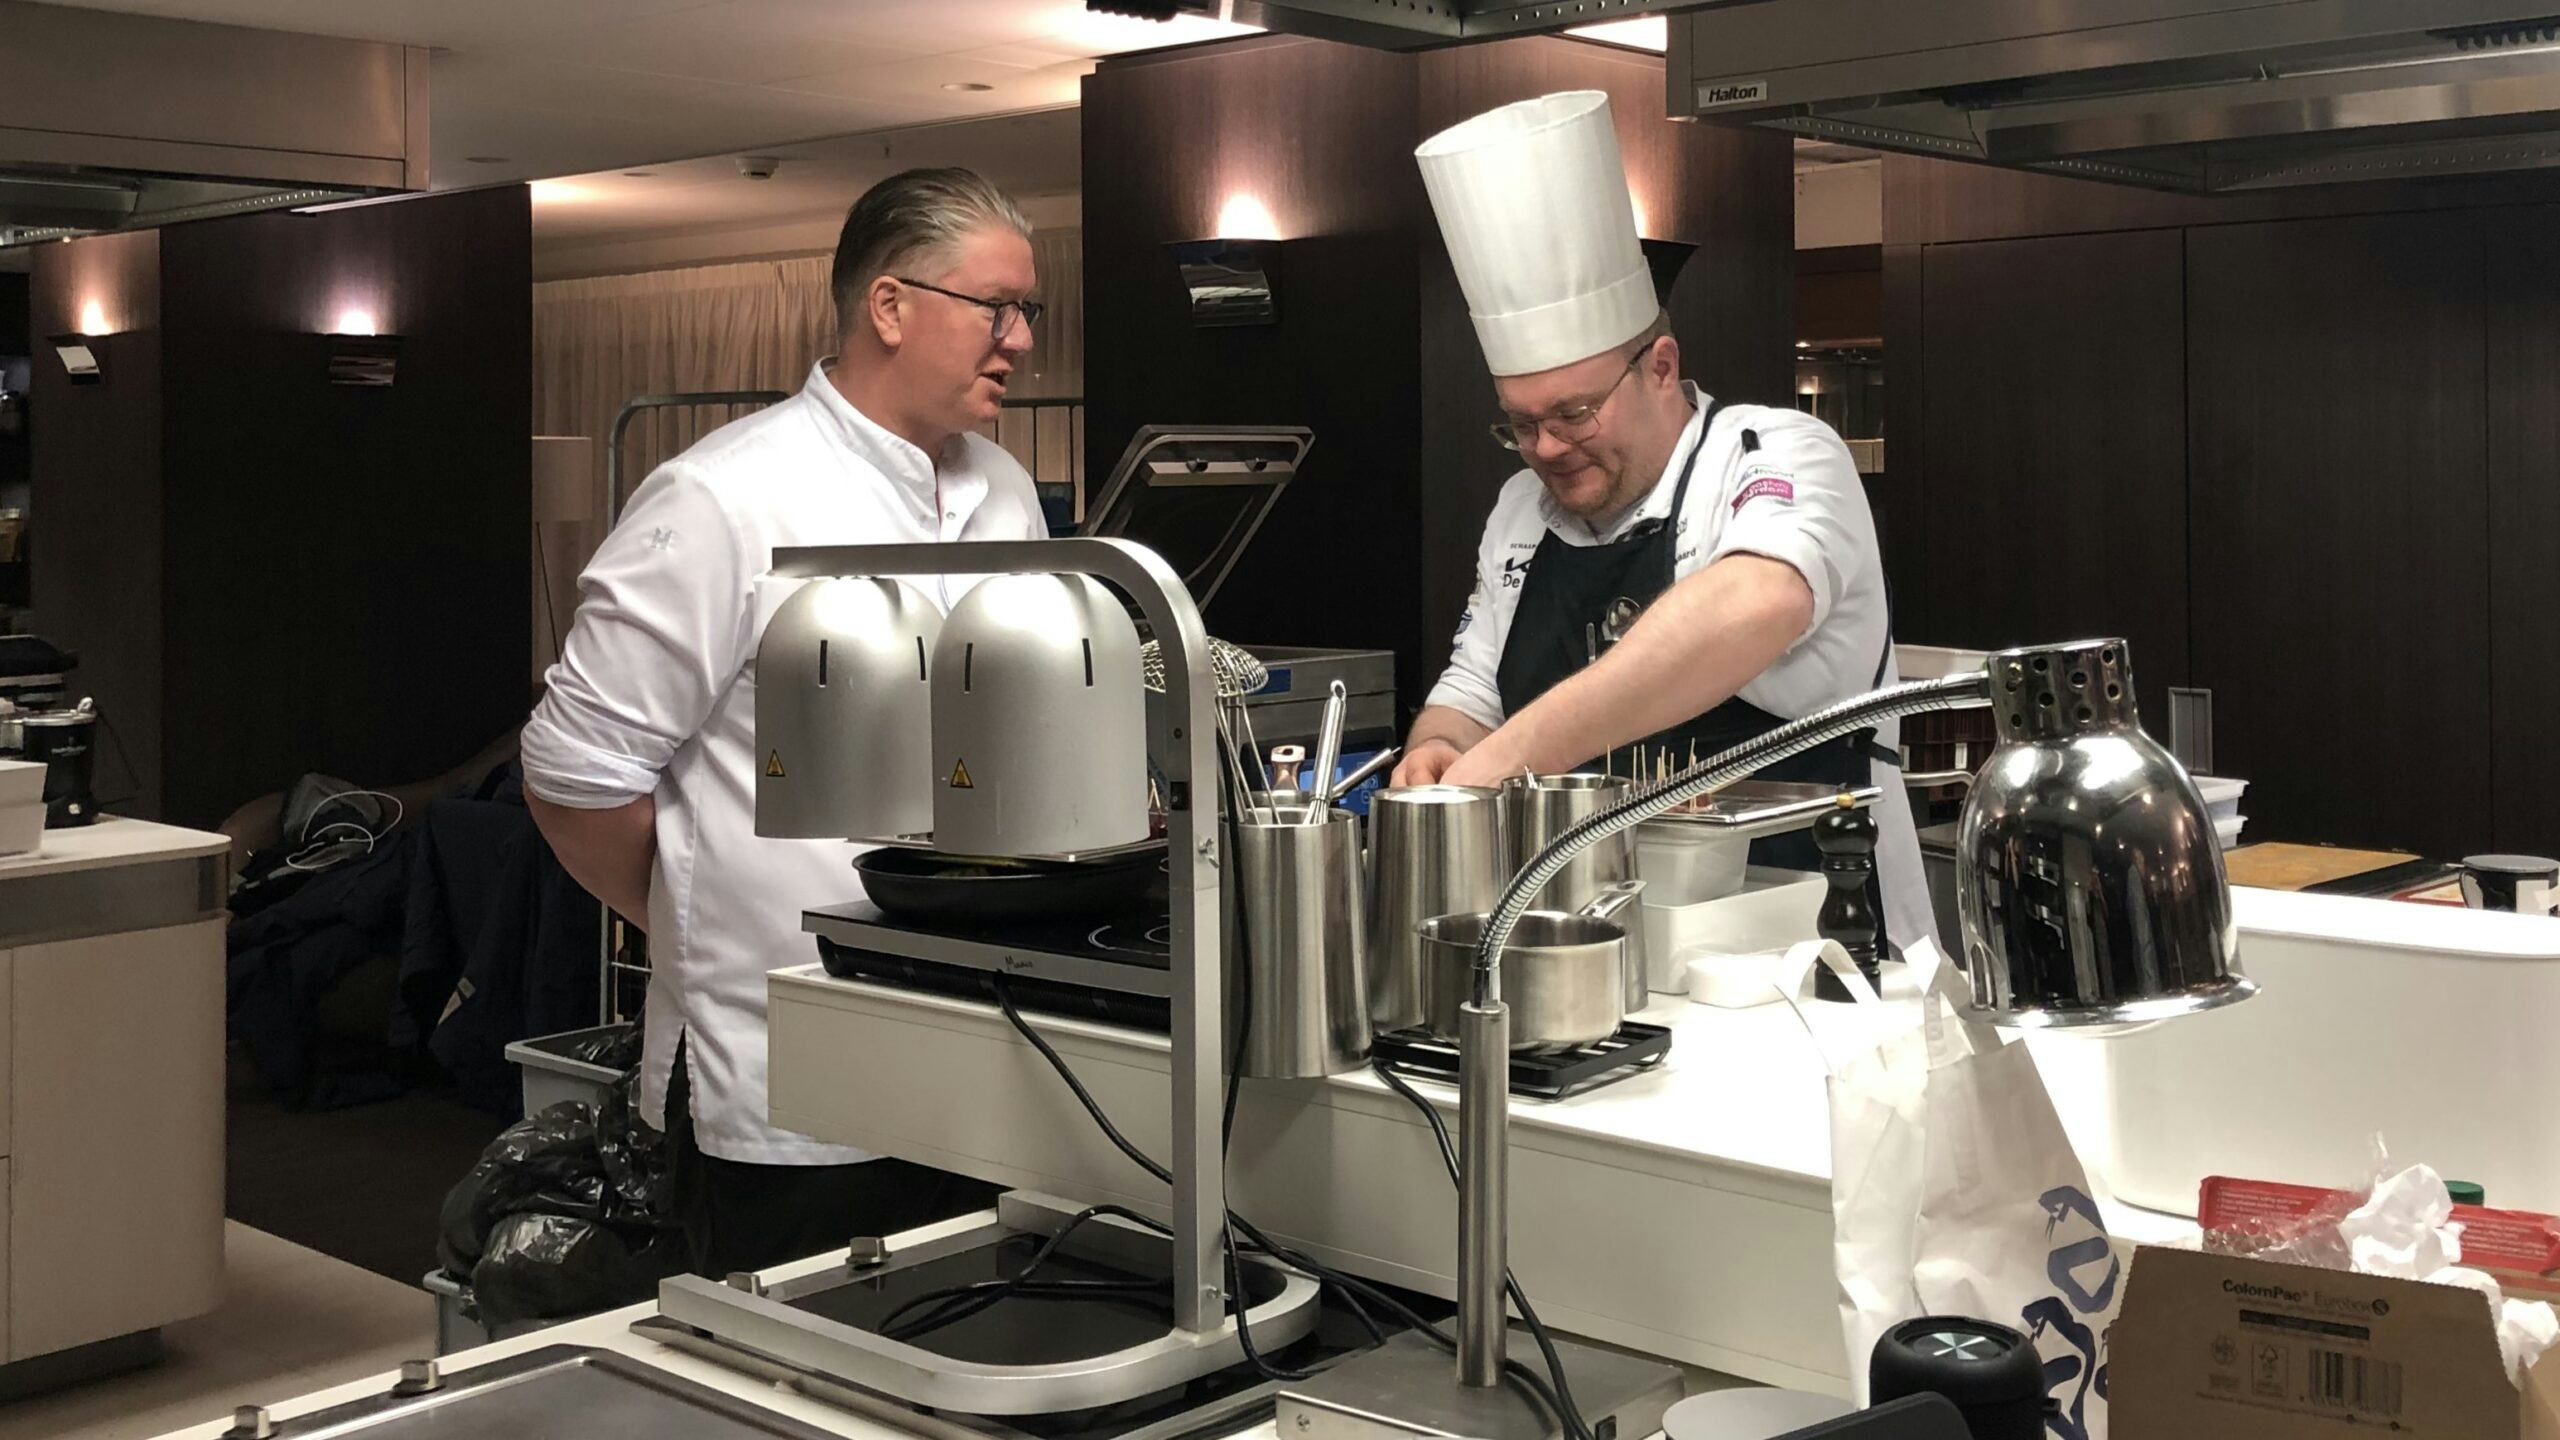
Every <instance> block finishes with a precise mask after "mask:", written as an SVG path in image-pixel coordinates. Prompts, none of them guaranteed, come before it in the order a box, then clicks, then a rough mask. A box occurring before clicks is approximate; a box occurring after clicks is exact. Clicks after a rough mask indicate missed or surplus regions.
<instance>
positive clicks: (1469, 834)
mask: <svg viewBox="0 0 2560 1440" xmlns="http://www.w3.org/2000/svg"><path fill="white" fill-rule="evenodd" d="M1505 858H1506V857H1505V855H1504V851H1503V847H1502V804H1501V797H1500V795H1499V792H1496V791H1492V790H1479V789H1474V788H1471V787H1468V786H1462V785H1408V786H1405V787H1403V788H1401V789H1389V790H1381V791H1379V792H1378V793H1377V794H1375V795H1373V796H1371V797H1370V799H1369V912H1368V926H1367V931H1368V940H1369V1023H1370V1024H1371V1026H1372V1027H1374V1028H1375V1029H1376V1030H1377V1032H1378V1033H1379V1034H1382V1035H1383V1034H1386V1033H1387V1032H1389V1031H1393V1030H1404V1029H1408V1028H1410V1027H1412V1026H1415V1025H1419V1024H1421V1023H1422V957H1421V951H1420V949H1419V948H1418V945H1417V942H1416V941H1415V938H1414V936H1415V930H1416V928H1417V927H1418V926H1420V925H1421V924H1422V922H1423V921H1425V920H1428V919H1430V918H1431V917H1433V916H1435V915H1454V914H1460V913H1464V912H1469V911H1476V910H1490V909H1492V908H1493V903H1494V902H1495V901H1496V900H1499V899H1501V898H1502V882H1503V879H1504V877H1505V876H1507V875H1508V874H1509V873H1510V872H1508V871H1507V870H1505V869H1504V868H1503V861H1504V859H1505Z"/></svg>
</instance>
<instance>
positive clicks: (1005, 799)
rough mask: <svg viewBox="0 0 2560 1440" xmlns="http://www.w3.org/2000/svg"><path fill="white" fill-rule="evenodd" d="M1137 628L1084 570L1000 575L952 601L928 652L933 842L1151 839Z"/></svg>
mask: <svg viewBox="0 0 2560 1440" xmlns="http://www.w3.org/2000/svg"><path fill="white" fill-rule="evenodd" d="M1146 730H1147V727H1146V693H1145V685H1144V678H1143V673H1142V667H1141V664H1140V660H1139V644H1138V630H1137V627H1136V626H1135V625H1133V624H1131V623H1130V620H1129V612H1128V611H1127V610H1125V609H1123V608H1122V607H1121V604H1120V602H1119V600H1117V599H1116V598H1114V597H1113V595H1112V594H1111V592H1110V591H1109V590H1106V589H1104V588H1103V586H1102V585H1101V584H1100V583H1099V582H1097V581H1095V580H1093V579H1091V578H1090V577H1087V576H1083V575H999V576H995V577H993V578H991V579H988V580H985V581H982V582H980V583H979V584H978V585H977V586H976V587H975V588H974V589H972V590H970V592H969V593H968V594H967V595H965V596H963V597H961V600H960V603H958V604H957V605H954V606H952V607H951V617H950V618H949V619H948V620H945V621H944V622H943V626H942V639H941V642H940V643H939V644H938V645H936V646H935V647H934V657H933V775H934V784H933V844H934V848H935V849H937V850H945V851H950V852H953V853H955V854H963V855H1066V854H1077V853H1082V852H1088V851H1094V850H1104V849H1109V848H1111V847H1114V846H1119V845H1132V844H1136V843H1139V842H1141V841H1144V840H1145V839H1146V838H1147V835H1148V824H1147V747H1146Z"/></svg>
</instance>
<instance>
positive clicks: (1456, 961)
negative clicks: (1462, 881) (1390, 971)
mask: <svg viewBox="0 0 2560 1440" xmlns="http://www.w3.org/2000/svg"><path fill="white" fill-rule="evenodd" d="M1643 893H1644V882H1643V881H1641V880H1628V881H1624V882H1621V883H1619V884H1616V885H1612V886H1610V887H1609V888H1608V889H1606V890H1603V891H1602V892H1600V894H1599V895H1598V896H1597V897H1596V898H1594V899H1593V900H1592V902H1591V903H1590V904H1588V905H1585V906H1583V907H1582V908H1581V909H1580V910H1578V911H1575V912H1573V913H1571V914H1567V913H1564V912H1562V911H1556V910H1532V911H1530V912H1529V913H1528V914H1526V915H1523V916H1521V917H1520V923H1519V924H1518V925H1517V926H1514V927H1513V928H1512V931H1511V942H1510V943H1509V944H1507V945H1505V946H1503V947H1502V1000H1503V1003H1504V1004H1506V1005H1508V1006H1510V1007H1511V1048H1512V1049H1514V1050H1533V1051H1538V1050H1570V1049H1572V1048H1573V1047H1575V1046H1577V1045H1591V1044H1596V1043H1598V1042H1599V1041H1602V1040H1606V1039H1608V1038H1609V1037H1610V1036H1611V1035H1614V1034H1616V1033H1617V1031H1618V1024H1619V1022H1620V1021H1622V1020H1624V1019H1626V1018H1627V964H1628V957H1629V953H1630V952H1629V949H1628V945H1627V927H1626V926H1624V925H1622V924H1620V923H1619V922H1618V920H1617V919H1616V918H1615V917H1616V916H1617V914H1618V913H1619V912H1620V911H1622V910H1624V909H1626V908H1627V907H1628V906H1629V905H1632V904H1634V903H1635V901H1636V898H1637V897H1638V896H1639V895H1642V894H1643ZM1485 919H1486V917H1485V916H1483V915H1481V914H1466V915H1441V916H1437V917H1435V918H1433V919H1429V920H1425V921H1423V922H1422V924H1421V925H1420V926H1418V927H1416V929H1415V939H1416V941H1417V944H1418V947H1419V949H1420V952H1421V958H1422V1010H1423V1021H1422V1023H1423V1024H1424V1025H1425V1026H1426V1027H1428V1028H1429V1029H1430V1031H1431V1033H1432V1034H1433V1035H1434V1036H1435V1037H1437V1038H1439V1039H1442V1040H1447V1041H1451V1042H1455V1041H1456V1040H1457V1038H1458V1009H1459V1007H1460V1006H1462V1005H1464V1004H1465V1003H1466V1002H1467V996H1468V994H1469V992H1470V990H1471V988H1472V985H1473V980H1474V970H1475V959H1476V945H1477V943H1478V942H1479V941H1481V940H1482V939H1483V938H1484V925H1485Z"/></svg>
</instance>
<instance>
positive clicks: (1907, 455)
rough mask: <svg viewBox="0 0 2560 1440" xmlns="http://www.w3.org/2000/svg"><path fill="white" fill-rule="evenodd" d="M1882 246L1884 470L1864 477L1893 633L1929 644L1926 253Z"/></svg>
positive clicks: (1932, 628) (1932, 633) (1933, 614)
mask: <svg viewBox="0 0 2560 1440" xmlns="http://www.w3.org/2000/svg"><path fill="white" fill-rule="evenodd" d="M1883 249H1884V255H1883V264H1884V271H1883V275H1884V279H1883V286H1884V294H1883V304H1884V337H1885V345H1884V474H1883V475H1881V476H1870V477H1868V480H1867V498H1868V502H1869V503H1870V504H1871V505H1872V506H1873V507H1874V509H1875V514H1876V543H1877V544H1878V545H1879V546H1881V547H1882V549H1883V550H1884V573H1885V578H1886V579H1887V580H1888V581H1890V582H1891V583H1892V585H1893V636H1894V638H1895V639H1896V640H1899V641H1901V642H1903V643H1904V644H1913V645H1934V644H1936V643H1938V642H1937V638H1936V637H1937V634H1938V629H1937V626H1938V614H1937V608H1938V607H1937V605H1936V603H1935V600H1934V590H1935V587H1936V583H1937V579H1938V577H1937V576H1935V575H1933V574H1931V573H1930V571H1929V569H1928V553H1927V544H1928V520H1929V469H1928V466H1927V464H1926V463H1924V456H1925V455H1926V452H1927V444H1928V426H1927V418H1928V417H1927V412H1926V408H1925V406H1924V405H1923V402H1922V388H1921V374H1922V371H1923V370H1924V369H1925V368H1926V364H1927V361H1926V358H1925V357H1926V356H1927V354H1928V332H1927V330H1926V328H1925V327H1924V326H1923V325H1922V323H1921V321H1922V316H1923V313H1924V309H1925V305H1926V302H1927V296H1928V276H1927V252H1926V251H1925V250H1924V249H1923V248H1922V247H1920V246H1918V245H1887V246H1885V247H1883Z"/></svg>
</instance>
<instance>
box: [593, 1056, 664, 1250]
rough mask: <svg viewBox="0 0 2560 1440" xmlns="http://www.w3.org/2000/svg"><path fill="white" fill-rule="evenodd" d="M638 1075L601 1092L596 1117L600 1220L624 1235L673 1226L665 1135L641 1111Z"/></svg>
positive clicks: (631, 1074) (631, 1075) (635, 1074)
mask: <svg viewBox="0 0 2560 1440" xmlns="http://www.w3.org/2000/svg"><path fill="white" fill-rule="evenodd" d="M639 1085H640V1072H638V1071H637V1070H634V1071H632V1072H630V1073H629V1074H627V1075H624V1076H623V1077H622V1083H620V1084H618V1085H616V1086H614V1087H613V1088H612V1089H611V1090H608V1091H606V1092H605V1097H604V1104H603V1105H602V1106H600V1107H599V1108H598V1110H597V1113H596V1159H597V1161H598V1162H599V1163H600V1164H601V1165H602V1167H603V1170H604V1185H605V1188H604V1218H605V1219H606V1220H607V1221H608V1222H610V1223H612V1224H614V1225H616V1226H618V1227H622V1228H623V1229H625V1230H626V1231H628V1230H631V1229H634V1228H638V1229H650V1230H655V1229H663V1228H670V1227H672V1226H673V1225H674V1224H675V1220H674V1217H673V1216H671V1215H670V1214H669V1213H668V1205H667V1137H666V1136H664V1135H662V1134H659V1133H658V1132H657V1131H655V1130H652V1129H650V1128H649V1126H648V1124H647V1123H646V1122H645V1121H643V1120H642V1119H641V1118H640V1112H639V1108H638V1106H639Z"/></svg>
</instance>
